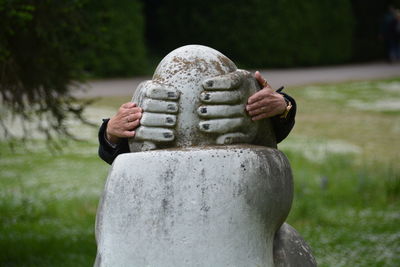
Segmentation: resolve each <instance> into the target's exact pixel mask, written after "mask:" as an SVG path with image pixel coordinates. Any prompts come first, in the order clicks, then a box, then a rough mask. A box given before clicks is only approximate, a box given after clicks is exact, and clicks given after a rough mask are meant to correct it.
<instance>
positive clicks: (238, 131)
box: [95, 45, 316, 266]
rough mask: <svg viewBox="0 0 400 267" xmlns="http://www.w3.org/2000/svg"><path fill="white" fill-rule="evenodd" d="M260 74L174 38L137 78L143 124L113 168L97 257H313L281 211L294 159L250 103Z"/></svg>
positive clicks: (113, 262)
mask: <svg viewBox="0 0 400 267" xmlns="http://www.w3.org/2000/svg"><path fill="white" fill-rule="evenodd" d="M258 89H259V87H258V84H257V83H256V81H255V79H254V78H253V77H252V75H251V74H250V73H249V72H247V71H245V70H238V69H237V68H236V66H235V64H234V63H233V62H232V61H231V60H229V59H228V58H227V57H225V56H224V55H222V54H221V53H219V52H218V51H216V50H214V49H211V48H208V47H204V46H198V45H190V46H184V47H181V48H178V49H176V50H174V51H172V52H171V53H170V54H168V55H167V56H166V57H165V58H164V59H163V60H162V61H161V62H160V64H159V66H158V67H157V69H156V71H155V73H154V76H153V79H152V80H151V81H146V82H144V83H142V84H140V85H139V87H138V88H137V90H136V91H135V94H134V96H133V101H134V102H136V103H138V104H139V106H141V107H143V110H144V113H143V116H142V119H141V126H140V127H139V128H138V129H137V130H136V135H135V138H132V139H131V140H130V141H129V145H130V150H131V151H132V152H136V153H127V154H121V155H119V156H118V157H117V158H116V160H115V161H114V163H113V166H112V169H111V170H110V173H109V176H108V179H107V183H106V186H105V190H104V194H103V196H102V200H101V203H100V206H99V210H98V214H97V218H96V240H97V246H98V251H97V257H96V263H95V266H316V264H315V260H314V258H313V256H312V254H311V252H310V249H309V247H308V246H307V244H306V243H305V242H304V240H303V239H301V237H300V236H299V235H298V234H297V232H296V231H295V230H294V229H293V228H291V227H290V226H289V225H287V224H284V221H285V219H286V217H287V215H288V213H289V210H290V207H291V203H292V198H293V182H292V174H291V170H290V165H289V162H288V160H287V158H286V157H285V155H284V154H283V153H282V152H280V151H279V150H277V149H276V142H275V138H274V133H273V131H272V128H271V126H270V122H269V120H268V119H266V120H262V121H261V122H252V121H251V120H250V118H249V117H248V116H247V115H246V113H245V112H244V104H245V101H246V100H247V98H248V96H249V95H251V94H252V93H254V92H255V91H256V90H258Z"/></svg>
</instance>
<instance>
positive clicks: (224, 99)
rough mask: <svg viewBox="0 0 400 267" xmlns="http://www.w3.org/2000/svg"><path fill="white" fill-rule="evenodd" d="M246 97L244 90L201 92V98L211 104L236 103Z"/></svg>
mask: <svg viewBox="0 0 400 267" xmlns="http://www.w3.org/2000/svg"><path fill="white" fill-rule="evenodd" d="M243 97H244V92H243V91H239V90H235V91H217V92H212V91H206V92H202V93H201V94H200V100H201V101H202V102H204V103H210V104H234V103H239V102H240V101H241V100H242V99H243Z"/></svg>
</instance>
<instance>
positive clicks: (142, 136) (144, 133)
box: [135, 126, 175, 142]
mask: <svg viewBox="0 0 400 267" xmlns="http://www.w3.org/2000/svg"><path fill="white" fill-rule="evenodd" d="M174 139H175V134H174V132H173V131H172V130H170V129H164V128H158V127H146V126H140V127H139V128H137V129H136V134H135V141H153V142H170V141H173V140H174Z"/></svg>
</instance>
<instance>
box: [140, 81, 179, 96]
mask: <svg viewBox="0 0 400 267" xmlns="http://www.w3.org/2000/svg"><path fill="white" fill-rule="evenodd" d="M146 96H147V97H149V98H153V99H161V100H178V99H179V96H180V92H179V91H178V90H177V89H175V88H166V87H162V86H157V85H156V84H155V86H154V87H153V86H151V87H150V88H148V89H147V92H146Z"/></svg>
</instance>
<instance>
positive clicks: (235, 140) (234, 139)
mask: <svg viewBox="0 0 400 267" xmlns="http://www.w3.org/2000/svg"><path fill="white" fill-rule="evenodd" d="M253 137H254V135H250V134H244V133H239V132H238V133H228V134H224V135H221V136H219V137H218V138H217V141H216V143H217V144H218V145H230V144H239V143H249V142H250V141H251V140H252V138H253Z"/></svg>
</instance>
